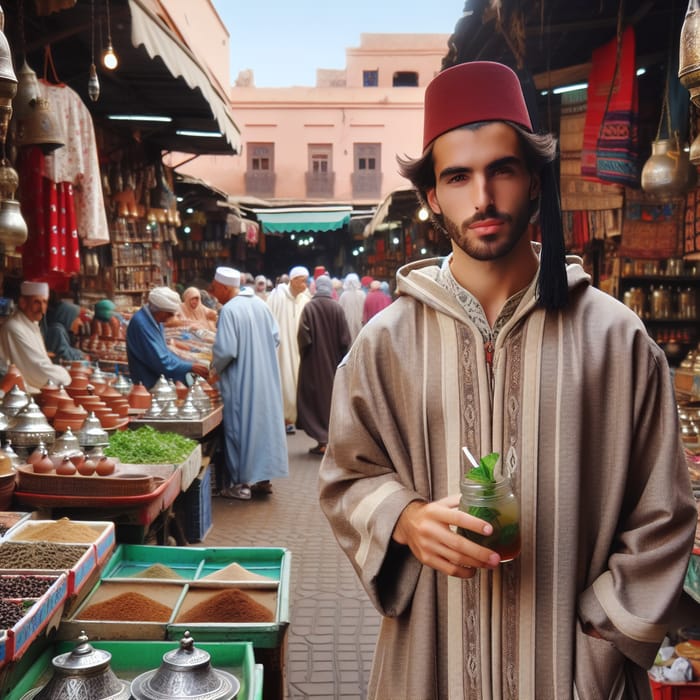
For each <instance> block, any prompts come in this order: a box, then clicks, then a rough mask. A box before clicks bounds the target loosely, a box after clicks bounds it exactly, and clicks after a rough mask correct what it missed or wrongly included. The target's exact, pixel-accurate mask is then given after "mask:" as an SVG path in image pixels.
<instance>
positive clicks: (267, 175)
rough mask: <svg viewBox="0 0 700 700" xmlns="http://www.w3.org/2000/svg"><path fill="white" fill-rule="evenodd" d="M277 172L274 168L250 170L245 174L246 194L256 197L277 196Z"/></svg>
mask: <svg viewBox="0 0 700 700" xmlns="http://www.w3.org/2000/svg"><path fill="white" fill-rule="evenodd" d="M275 180H276V174H275V172H274V171H272V170H248V171H247V172H246V174H245V191H246V194H249V195H252V196H255V197H274V196H275Z"/></svg>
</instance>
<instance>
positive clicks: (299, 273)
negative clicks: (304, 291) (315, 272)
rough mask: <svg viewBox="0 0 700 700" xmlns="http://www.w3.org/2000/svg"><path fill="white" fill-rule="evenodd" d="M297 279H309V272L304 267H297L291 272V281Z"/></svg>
mask: <svg viewBox="0 0 700 700" xmlns="http://www.w3.org/2000/svg"><path fill="white" fill-rule="evenodd" d="M295 277H303V278H304V279H308V278H309V271H308V270H307V269H306V268H305V267H304V266H303V265H297V266H296V267H293V268H292V269H291V270H290V271H289V279H290V280H293V279H294V278H295Z"/></svg>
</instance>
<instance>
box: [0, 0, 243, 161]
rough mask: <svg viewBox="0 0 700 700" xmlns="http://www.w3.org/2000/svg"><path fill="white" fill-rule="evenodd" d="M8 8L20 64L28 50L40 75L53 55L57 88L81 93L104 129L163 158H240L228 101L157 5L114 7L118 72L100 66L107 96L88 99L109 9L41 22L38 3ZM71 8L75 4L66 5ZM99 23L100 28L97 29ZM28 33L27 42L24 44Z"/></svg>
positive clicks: (114, 3) (127, 2) (118, 2)
mask: <svg viewBox="0 0 700 700" xmlns="http://www.w3.org/2000/svg"><path fill="white" fill-rule="evenodd" d="M20 4H21V3H19V2H18V1H17V0H15V2H7V3H5V2H4V3H3V11H4V13H5V34H6V36H7V38H8V40H9V43H10V46H11V47H14V49H15V51H16V52H17V53H16V56H15V58H17V57H19V56H20V55H21V54H20V53H19V52H18V51H19V50H18V47H20V46H25V51H26V59H27V62H28V64H29V65H30V66H31V67H32V68H33V69H34V70H35V71H36V72H37V73H38V74H39V75H41V74H42V67H43V66H45V61H46V60H47V59H46V51H47V47H50V56H51V65H52V66H55V71H54V70H53V69H52V70H51V71H50V72H49V76H48V77H49V78H50V79H51V80H54V79H55V80H57V81H60V82H64V83H66V84H67V85H68V86H69V87H71V88H72V89H73V90H75V91H76V92H77V93H78V94H79V95H80V97H81V98H82V100H83V102H84V103H85V104H86V105H87V107H88V108H89V110H90V114H91V115H92V116H93V118H94V119H95V121H96V122H100V121H104V122H107V121H108V123H109V128H110V129H113V130H124V131H129V132H130V133H131V134H133V135H134V136H135V137H136V138H137V139H138V140H139V141H141V142H143V143H146V144H148V145H149V146H153V147H154V148H156V149H160V150H163V151H178V152H182V153H189V154H196V155H200V154H214V155H234V154H238V153H240V152H241V136H240V132H239V130H238V128H237V126H236V124H235V122H234V119H233V113H232V111H231V106H230V104H229V101H228V97H227V95H226V89H227V87H228V86H222V85H219V84H218V83H217V82H216V79H215V78H214V77H212V76H211V75H210V74H209V73H208V72H207V70H206V68H205V67H204V66H203V65H202V64H201V63H200V62H199V61H198V59H197V57H196V56H195V55H194V54H193V53H192V51H191V50H190V49H189V47H188V46H187V45H186V44H185V43H184V42H183V41H182V39H181V38H180V36H179V35H178V34H177V33H176V32H175V31H174V30H172V29H171V28H170V27H169V26H168V24H167V22H166V21H165V20H164V19H163V17H161V16H160V15H159V14H156V8H158V7H159V4H158V3H156V2H155V1H154V0H109V3H106V4H107V5H108V6H109V10H110V17H111V36H112V43H113V46H114V50H115V52H116V54H117V56H118V59H119V65H118V67H117V69H116V70H114V71H108V70H104V69H103V68H102V67H101V66H98V69H97V74H98V78H99V83H100V95H99V99H98V100H97V101H96V102H93V101H92V100H91V99H90V97H89V96H88V92H87V88H88V77H89V68H90V63H91V61H92V57H93V54H94V55H95V58H96V59H97V58H98V57H99V54H100V51H101V46H102V45H103V42H104V38H105V32H106V27H105V23H104V14H105V3H89V2H78V3H75V4H74V5H73V6H71V7H68V8H66V9H62V10H61V11H57V12H51V13H50V14H47V15H45V16H44V15H42V16H38V15H37V14H36V11H35V8H34V3H27V2H25V3H24V17H23V18H22V17H21V13H20V7H19V5H20ZM64 4H67V3H64ZM95 23H96V24H97V26H94V25H95ZM20 27H21V29H22V35H21V36H20V34H19V31H20Z"/></svg>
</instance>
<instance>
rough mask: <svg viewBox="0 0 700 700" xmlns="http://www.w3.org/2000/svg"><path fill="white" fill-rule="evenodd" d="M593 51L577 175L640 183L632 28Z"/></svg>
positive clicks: (618, 181)
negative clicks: (578, 173)
mask: <svg viewBox="0 0 700 700" xmlns="http://www.w3.org/2000/svg"><path fill="white" fill-rule="evenodd" d="M620 41H621V43H620V46H619V51H618V40H617V37H616V38H615V39H613V40H612V41H610V42H608V43H607V44H605V45H604V46H601V47H599V48H597V49H596V50H595V51H593V57H592V63H591V71H590V74H589V77H588V98H587V107H586V122H585V126H584V131H583V149H582V153H581V174H582V175H583V176H584V177H585V178H591V179H595V180H602V181H605V182H615V183H619V184H622V185H629V186H631V187H638V186H639V158H638V113H639V105H638V102H639V100H638V95H637V79H636V72H635V71H636V67H635V60H636V51H635V38H634V29H633V28H632V27H627V28H626V29H625V30H624V32H623V33H622V36H621V40H620Z"/></svg>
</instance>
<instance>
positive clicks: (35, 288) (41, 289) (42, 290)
mask: <svg viewBox="0 0 700 700" xmlns="http://www.w3.org/2000/svg"><path fill="white" fill-rule="evenodd" d="M19 293H20V294H21V295H22V296H23V297H47V298H48V296H49V285H48V284H46V282H26V281H25V282H22V285H21V286H20V289H19Z"/></svg>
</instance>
